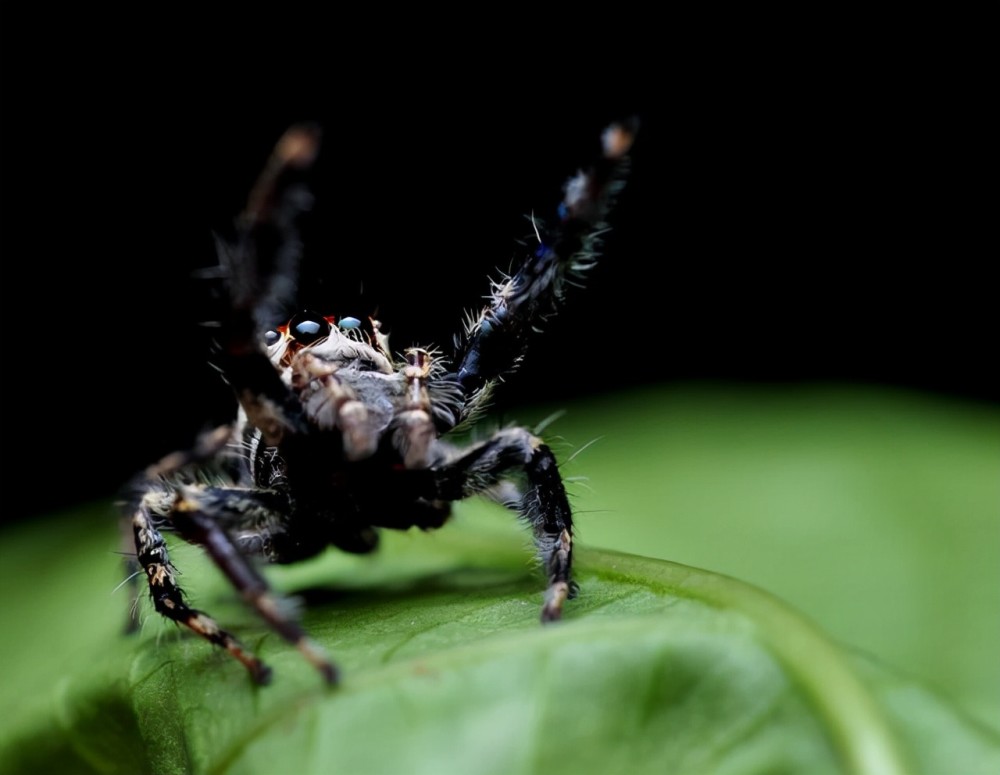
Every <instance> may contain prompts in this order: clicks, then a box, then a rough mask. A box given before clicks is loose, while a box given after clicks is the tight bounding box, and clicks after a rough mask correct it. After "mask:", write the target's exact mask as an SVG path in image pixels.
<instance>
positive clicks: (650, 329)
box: [2, 27, 1000, 519]
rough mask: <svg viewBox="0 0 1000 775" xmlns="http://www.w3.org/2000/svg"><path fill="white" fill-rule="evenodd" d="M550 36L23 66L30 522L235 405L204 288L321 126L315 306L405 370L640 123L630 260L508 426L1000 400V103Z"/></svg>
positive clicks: (913, 83) (916, 62) (22, 508)
mask: <svg viewBox="0 0 1000 775" xmlns="http://www.w3.org/2000/svg"><path fill="white" fill-rule="evenodd" d="M6 36H7V37H8V42H10V41H11V39H12V38H13V37H15V36H13V35H12V34H11V30H10V27H8V32H7V33H6ZM107 37H108V38H110V36H107ZM345 37H348V38H349V36H348V35H346V33H345V32H343V31H342V32H341V33H339V37H338V40H339V41H340V42H341V43H344V42H345ZM286 42H288V41H286ZM290 42H291V43H293V44H294V40H292V41H290ZM525 45H526V41H525V40H511V41H510V42H509V46H508V48H507V49H505V50H501V51H498V52H496V58H495V59H493V58H490V57H486V56H483V57H481V58H480V59H476V60H469V59H467V58H465V55H466V54H468V53H469V52H468V50H464V51H463V52H461V53H462V56H458V55H457V53H456V54H455V55H454V56H450V55H449V53H448V52H442V51H440V50H437V51H430V50H428V51H418V52H408V53H404V52H398V51H397V52H394V58H393V59H392V61H391V62H390V61H388V60H387V59H385V56H384V55H385V52H382V54H381V58H380V56H376V55H375V52H373V51H371V50H369V52H370V53H371V57H370V58H369V59H367V60H365V61H358V60H355V59H351V58H345V57H343V56H337V57H333V56H331V57H330V58H329V59H327V60H325V61H324V58H323V57H321V56H320V57H312V58H310V60H309V61H308V62H306V61H304V60H302V59H299V58H298V57H297V56H296V55H290V54H287V53H285V54H282V55H281V56H278V55H276V54H274V53H273V52H268V51H261V52H259V53H260V56H256V57H254V56H248V55H246V52H243V54H242V55H241V57H232V56H226V54H225V49H223V50H220V53H219V56H218V58H217V59H213V60H212V61H211V63H206V62H205V61H203V60H202V59H199V60H198V61H197V62H196V61H194V60H193V59H191V58H190V56H189V51H188V49H187V47H186V45H185V44H184V41H182V40H176V41H173V42H172V43H171V45H169V46H163V45H162V44H161V45H159V46H158V47H156V48H154V49H152V50H146V49H145V46H144V41H143V40H141V39H135V40H132V41H131V42H129V43H128V44H126V43H123V42H121V41H115V42H111V41H110V40H109V39H105V38H101V39H100V43H99V44H94V45H92V46H88V45H84V44H80V43H78V44H77V45H76V46H75V47H73V48H72V49H66V48H62V47H60V46H58V45H57V44H56V43H54V42H51V41H49V42H47V43H46V45H45V46H44V47H43V51H42V52H41V53H39V52H36V57H35V59H30V60H27V61H26V60H25V59H23V58H21V59H18V58H17V51H18V50H17V49H14V50H12V49H11V48H10V47H5V48H6V50H5V59H6V61H5V66H4V70H3V73H4V75H3V78H4V83H3V124H2V130H3V137H2V154H3V156H2V159H3V177H2V194H3V217H2V239H3V242H2V257H3V258H2V260H3V279H2V291H3V307H2V308H3V319H4V331H5V335H4V336H5V343H6V345H7V346H6V348H5V351H4V353H5V354H4V366H3V379H2V385H3V396H2V401H3V407H4V409H3V412H4V415H5V418H6V420H7V423H6V431H5V433H4V463H3V471H4V489H5V491H6V492H7V494H8V496H11V494H12V493H17V495H18V498H19V499H20V500H19V501H18V500H11V498H10V497H8V500H7V505H6V506H5V508H4V514H3V517H4V518H5V519H10V518H16V517H17V516H20V515H25V514H30V513H34V512H40V511H44V510H47V509H51V508H53V507H57V506H62V505H66V504H70V503H73V502H77V501H79V500H81V499H84V498H91V497H99V496H104V495H110V494H113V493H114V491H115V489H116V487H117V486H118V485H119V484H120V483H122V482H123V481H124V480H125V479H126V478H127V477H128V476H129V475H130V474H132V473H133V472H135V471H136V470H138V469H140V468H141V467H143V466H145V465H146V464H147V463H148V462H150V461H151V460H153V459H155V458H157V457H158V456H160V455H163V454H165V453H166V452H168V451H170V450H172V449H175V448H178V447H185V446H187V445H188V444H190V441H191V439H192V438H193V436H194V435H195V434H196V433H197V432H198V431H199V430H201V429H203V428H205V427H207V426H208V424H209V423H210V422H212V421H218V420H220V419H225V417H226V416H227V415H228V413H229V412H231V411H232V406H231V403H230V401H229V397H228V395H227V392H226V389H225V387H224V386H223V385H222V384H221V382H220V380H219V378H218V376H217V375H216V374H214V373H213V372H212V371H211V370H210V369H209V368H208V367H207V366H206V365H205V354H206V351H207V338H206V335H205V332H204V331H202V330H200V329H199V328H198V327H197V325H196V324H197V322H198V320H199V318H200V317H201V316H203V314H204V312H205V310H204V305H203V296H204V294H203V292H202V290H199V287H198V283H197V282H196V281H194V280H192V279H191V276H190V275H191V272H192V270H193V269H195V268H197V267H200V266H206V265H208V264H210V263H211V262H212V261H213V245H212V239H211V234H212V231H213V230H219V231H224V230H225V229H226V228H228V226H229V224H230V223H231V222H232V218H233V217H234V216H235V215H236V213H238V212H239V210H240V208H241V207H242V205H243V203H244V201H245V197H246V194H247V191H248V189H249V187H250V185H251V184H252V182H253V180H254V178H255V176H256V175H257V173H258V172H259V170H260V166H261V164H262V163H263V161H264V160H265V158H266V157H267V154H268V152H269V150H270V147H271V145H272V144H273V142H274V141H275V139H276V138H277V137H278V136H279V135H280V134H281V132H282V131H283V130H284V129H285V128H286V127H287V126H288V125H289V124H291V123H293V122H296V121H302V120H310V121H317V122H319V123H321V124H322V126H323V128H324V147H323V151H322V155H321V157H320V159H319V161H318V163H317V166H316V169H315V170H314V173H313V183H312V187H313V190H314V192H315V194H316V197H317V199H316V205H315V207H314V209H313V211H312V213H311V214H310V215H309V216H308V217H307V219H306V221H305V223H304V225H303V230H304V236H305V241H306V253H305V270H304V272H305V275H304V279H303V286H302V294H303V302H304V303H305V304H308V305H311V306H314V307H316V308H317V309H319V310H320V311H321V312H324V313H329V314H335V315H338V316H340V315H354V316H357V317H364V316H366V315H369V314H373V313H375V314H377V315H378V317H379V318H380V319H381V320H382V321H383V322H384V323H385V326H386V328H387V329H388V330H389V332H390V334H391V338H392V344H393V347H394V349H396V350H402V349H403V348H404V347H406V346H407V345H409V344H414V343H417V344H428V343H435V342H436V343H438V344H441V345H445V346H447V345H449V343H450V341H451V335H452V333H453V332H454V331H456V330H457V328H458V326H459V321H460V319H461V316H462V313H463V311H464V310H467V309H470V308H473V307H475V306H477V305H478V304H480V303H481V302H480V298H481V296H482V295H483V294H484V293H485V292H486V290H487V276H488V275H491V274H492V275H495V273H496V272H495V270H496V269H497V268H498V267H499V268H502V269H506V268H508V267H509V266H510V263H511V261H512V260H514V259H515V258H516V256H517V255H518V247H517V245H516V241H515V240H516V238H522V237H528V235H529V234H530V227H529V224H528V221H527V220H526V219H525V218H524V216H525V214H527V213H528V212H531V211H532V210H534V212H535V213H536V214H537V215H539V216H541V217H543V218H544V217H548V216H549V215H550V214H551V213H552V211H553V208H554V207H555V205H556V204H557V203H558V200H559V196H560V187H561V185H562V183H563V181H564V180H565V179H566V177H567V176H568V175H569V174H571V173H572V172H573V171H574V170H575V169H576V167H577V166H578V165H580V164H581V163H585V162H586V161H588V160H589V159H590V158H591V157H592V156H593V155H594V153H595V152H596V151H597V149H598V137H599V134H600V131H601V129H602V128H603V126H604V125H605V124H606V123H607V122H608V121H609V120H612V119H614V118H618V117H622V116H627V115H630V114H636V115H638V116H639V118H640V120H641V122H642V129H641V131H640V135H639V139H638V141H637V144H636V147H635V150H634V153H633V170H634V174H633V177H632V179H631V181H630V183H629V186H628V187H627V189H626V190H625V192H624V193H623V194H622V196H621V198H620V207H619V209H618V211H617V213H616V214H615V217H614V219H613V224H614V231H613V232H612V233H611V234H609V235H608V237H607V240H606V259H605V260H603V261H602V263H601V264H600V265H599V266H598V267H597V268H596V269H595V270H594V271H593V272H592V274H591V276H590V278H589V283H588V288H587V289H586V290H585V291H581V292H579V293H575V294H573V295H572V296H571V298H570V300H569V305H568V307H567V309H566V312H565V314H564V315H562V316H560V317H559V318H558V319H557V320H555V321H553V323H552V325H551V326H550V327H549V331H548V334H547V335H546V336H544V337H543V338H541V339H539V340H538V341H537V342H536V343H535V345H534V346H533V348H532V350H531V351H530V353H529V357H528V359H527V361H526V363H525V366H524V368H523V369H522V370H521V371H520V372H519V373H518V374H517V375H516V376H514V377H512V378H511V379H510V380H509V381H508V384H507V385H506V388H505V390H504V391H503V392H502V393H501V394H500V395H499V396H498V400H497V404H498V411H500V412H509V411H510V410H511V408H512V407H514V406H516V405H518V404H519V403H524V402H527V401H545V402H555V403H558V402H560V401H564V400H569V399H570V398H573V397H577V396H582V395H595V394H603V393H610V392H612V391H616V390H619V389H621V388H623V387H627V386H631V385H635V384H642V383H649V382H655V381H678V380H692V379H697V380H701V379H709V380H720V381H732V382H782V383H786V382H790V383H800V382H806V381H812V380H834V381H845V382H851V383H875V384H886V385H890V386H897V387H903V388H910V389H918V390H925V391H934V392H939V393H943V394H946V395H949V396H954V397H957V398H959V399H963V400H975V401H987V402H993V403H996V402H998V401H1000V391H998V388H997V383H996V381H995V378H994V375H993V364H994V362H995V359H996V355H995V349H996V348H995V332H996V281H995V280H994V279H993V277H992V270H993V267H994V266H995V264H996V255H995V240H992V241H991V242H992V244H993V247H992V248H987V246H986V245H985V244H983V243H982V242H981V241H980V237H981V234H980V233H979V230H980V229H981V226H980V224H981V223H983V222H984V221H985V214H986V212H987V210H986V203H985V202H986V200H985V199H984V198H983V197H982V195H981V192H980V191H979V185H978V184H979V183H982V182H984V181H980V180H979V177H980V176H979V174H978V173H977V171H976V170H977V165H979V164H980V160H979V158H978V155H977V152H976V151H975V150H974V148H973V144H974V140H975V136H976V135H977V132H978V129H977V125H978V118H977V115H976V111H977V110H978V108H977V107H976V104H975V103H974V101H970V100H969V98H968V94H967V93H966V92H965V91H963V90H962V89H960V88H958V87H957V86H956V83H955V80H954V78H953V75H954V70H953V69H952V70H950V71H944V70H942V69H941V68H940V67H939V66H938V65H939V61H938V60H937V59H936V58H935V57H934V55H933V54H932V53H931V54H927V53H926V52H925V53H924V54H921V56H919V57H909V56H907V57H902V58H899V57H893V56H889V57H887V58H885V59H883V58H881V57H879V56H875V57H871V56H868V57H866V58H864V59H863V60H862V61H858V59H857V56H856V55H855V54H849V53H846V52H844V51H840V50H838V49H837V48H836V47H832V48H830V49H827V50H826V51H825V53H824V55H820V56H813V55H811V54H810V52H809V51H808V48H809V47H808V44H806V45H804V46H803V47H802V48H799V49H796V50H794V51H790V50H788V49H783V50H781V51H780V52H778V53H775V52H773V51H770V52H769V51H766V50H765V49H764V48H755V47H752V46H750V47H745V48H741V49H738V50H730V49H728V48H727V47H725V46H723V47H719V48H708V49H705V50H701V51H697V52H695V53H693V54H691V55H689V56H687V57H678V56H676V55H674V54H663V55H662V56H658V55H657V54H656V52H654V51H651V50H650V47H648V46H645V47H643V53H644V54H645V55H647V56H648V61H643V62H641V63H640V62H638V61H633V60H632V59H630V58H629V57H628V56H626V55H624V54H615V55H610V54H601V52H599V51H592V50H584V51H583V52H580V51H579V50H578V49H577V48H576V47H574V46H573V45H571V44H570V42H569V41H554V42H553V48H556V49H558V51H557V53H559V52H563V54H564V56H562V58H561V59H559V58H557V60H558V61H557V63H556V64H552V63H546V64H542V63H540V62H538V61H535V60H534V59H533V58H532V57H530V56H527V54H526V53H525V49H524V46H525ZM304 48H309V49H310V51H311V53H313V54H315V53H316V49H315V47H309V46H304ZM293 50H294V46H293ZM251 53H252V49H251ZM577 55H580V56H582V57H583V59H582V62H581V63H576V60H575V59H574V56H577ZM45 57H49V59H48V60H45ZM52 57H55V59H52ZM43 60H44V61H48V62H49V64H50V65H51V67H52V69H50V70H49V71H45V70H44V68H41V69H40V62H42V61H43ZM251 60H252V61H251ZM515 64H516V66H515ZM279 65H280V66H279ZM991 185H992V183H991ZM22 494H23V497H22ZM14 504H16V505H14Z"/></svg>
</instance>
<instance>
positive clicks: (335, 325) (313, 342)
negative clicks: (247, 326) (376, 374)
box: [264, 310, 393, 374]
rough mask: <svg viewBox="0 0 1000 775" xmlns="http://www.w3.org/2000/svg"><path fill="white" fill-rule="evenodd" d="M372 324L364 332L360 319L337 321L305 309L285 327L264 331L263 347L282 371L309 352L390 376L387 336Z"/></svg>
mask: <svg viewBox="0 0 1000 775" xmlns="http://www.w3.org/2000/svg"><path fill="white" fill-rule="evenodd" d="M369 323H370V328H371V330H370V331H368V330H364V329H363V328H362V324H361V321H360V320H358V319H357V318H352V317H345V318H341V319H340V320H339V321H338V320H337V319H336V318H335V317H333V316H332V315H319V314H317V313H315V312H312V311H310V310H303V311H301V312H299V313H298V314H296V315H295V316H294V317H293V318H292V319H291V320H289V321H288V323H286V324H285V325H282V326H277V327H276V328H273V329H270V330H268V331H267V332H265V334H264V346H265V348H266V351H267V355H268V357H269V358H270V359H271V362H272V363H273V364H274V365H275V366H276V367H277V368H279V369H282V370H284V369H287V368H288V367H290V366H291V365H292V362H293V360H294V359H295V358H296V356H298V355H299V354H300V353H301V352H303V351H306V350H307V351H308V353H309V355H311V356H313V357H315V358H317V359H319V360H322V361H325V362H327V363H331V364H335V365H337V366H346V365H348V364H351V363H357V364H359V365H360V367H361V368H362V369H363V370H365V371H380V372H383V373H385V374H390V373H392V372H393V368H392V363H391V361H390V360H389V358H388V356H387V340H386V337H385V336H384V335H383V334H381V333H380V330H379V329H380V326H379V322H378V321H377V320H369Z"/></svg>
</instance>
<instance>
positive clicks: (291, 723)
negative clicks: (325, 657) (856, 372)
mask: <svg viewBox="0 0 1000 775" xmlns="http://www.w3.org/2000/svg"><path fill="white" fill-rule="evenodd" d="M98 519H103V520H104V522H103V523H96V522H95V520H98ZM95 524H98V525H99V524H105V525H106V524H108V519H107V518H106V517H104V516H102V515H100V514H99V513H93V514H86V513H80V514H76V515H72V516H71V517H69V518H67V519H63V520H61V521H54V522H50V523H48V525H47V526H46V529H44V530H32V529H31V528H30V527H25V528H22V529H19V530H18V531H14V532H13V533H8V535H6V536H4V543H3V546H4V556H5V559H6V560H8V562H6V563H5V564H4V565H3V571H2V572H3V575H2V576H0V581H2V582H3V583H2V586H0V589H2V599H0V604H2V605H3V606H4V610H5V612H6V616H7V617H8V621H9V622H11V623H15V624H20V626H19V627H16V628H15V627H6V628H4V629H5V633H4V640H3V641H2V642H0V643H2V646H3V648H2V650H0V658H2V663H3V664H4V665H5V666H7V668H8V670H10V674H9V680H7V681H5V682H4V685H3V687H2V691H3V697H2V699H3V700H5V701H6V706H7V707H8V708H18V709H19V710H18V714H17V716H16V718H13V719H12V721H11V723H8V724H6V725H4V736H3V738H2V739H0V762H2V766H0V769H2V770H3V771H5V772H32V771H46V772H61V773H73V772H81V773H82V772H99V773H137V772H154V773H158V774H163V773H186V772H195V773H275V772H295V773H306V774H308V773H321V772H323V773H326V772H349V773H359V772H360V773H363V772H407V773H423V772H428V773H431V772H432V773H442V772H458V773H480V772H485V773H494V772H495V773H519V772H544V773H562V772H566V773H581V772H601V773H603V772H630V773H632V772H634V773H643V772H656V773H663V772H671V773H688V772H690V773H704V772H718V773H733V774H735V773H760V772H768V773H798V772H803V773H824V772H856V773H887V774H889V773H911V772H917V773H919V772H928V773H933V772H943V771H948V772H963V773H975V772H996V771H998V770H1000V736H998V735H997V733H996V732H995V731H993V730H989V729H985V728H982V727H981V726H978V725H977V724H976V723H974V722H972V721H969V720H967V719H965V718H963V717H962V716H961V715H960V714H959V713H957V712H956V711H954V710H953V709H952V708H951V707H949V706H948V704H947V703H945V702H943V701H942V700H940V699H939V698H937V697H936V696H935V695H933V694H932V693H930V692H928V691H926V690H924V689H922V688H921V687H920V686H918V685H916V684H914V683H913V682H911V681H908V680H906V679H904V678H901V677H900V676H898V675H896V674H895V673H892V672H891V671H888V670H886V669H884V668H883V667H881V666H879V665H878V664H876V663H874V662H872V661H871V660H866V659H861V658H859V657H858V656H856V655H853V654H851V653H849V652H845V651H844V650H843V649H842V648H840V647H838V646H837V645H836V644H834V643H832V642H831V641H830V640H828V639H827V638H826V637H825V636H824V635H823V634H822V633H821V632H820V631H819V630H817V629H816V628H815V627H814V626H813V625H812V624H810V623H809V622H808V621H807V620H806V619H804V618H803V617H801V616H800V615H798V614H797V613H795V612H794V611H792V610H790V609H789V608H788V607H786V606H785V605H784V604H782V603H780V602H779V601H777V600H776V599H774V598H773V597H771V596H770V595H768V594H766V593H764V592H762V591H760V590H759V589H756V588H754V587H751V586H748V585H745V584H743V583H741V582H738V581H735V580H733V579H730V578H727V577H724V576H720V575H716V574H713V573H709V572H706V571H702V570H698V569H695V568H690V567H685V566H681V565H677V564H673V563H667V562H662V561H655V560H648V559H643V558H639V557H634V556H629V555H623V554H617V553H612V552H605V551H599V550H595V549H588V548H586V547H584V548H582V549H581V551H580V554H579V560H578V578H579V580H580V582H581V585H582V592H581V595H580V597H579V598H578V599H577V600H574V601H572V602H571V603H569V604H568V608H567V615H566V619H565V620H564V621H563V622H561V623H559V624H557V625H554V626H548V627H542V626H540V625H539V624H538V622H537V618H538V610H539V605H540V600H541V594H540V590H541V586H542V585H541V580H540V579H539V577H538V575H537V573H536V571H535V570H534V569H533V568H532V567H530V564H529V563H528V562H527V560H526V558H527V557H528V556H529V552H528V550H527V548H526V546H525V537H524V535H523V533H522V532H521V531H520V530H519V529H518V528H517V526H516V525H514V524H513V523H512V521H511V520H510V519H509V517H508V515H506V514H505V513H503V512H502V510H499V509H492V508H489V507H486V506H483V507H475V508H465V509H463V510H462V512H461V513H460V514H459V515H458V517H457V519H456V524H454V525H451V526H449V527H448V528H446V529H444V530H441V531H439V532H436V533H432V534H420V533H415V532H414V533H407V534H391V535H387V536H386V539H387V540H386V542H385V546H384V547H383V551H381V552H380V553H378V554H377V555H376V556H374V557H371V558H357V557H350V556H345V555H342V554H337V553H329V554H327V555H324V556H323V557H322V558H320V559H318V560H316V561H313V562H310V563H306V564H303V565H300V566H294V567H290V568H278V569H273V570H275V571H276V572H275V573H272V574H271V575H272V578H273V579H274V581H275V583H276V585H277V586H279V588H281V589H283V590H285V591H286V592H288V593H291V594H298V595H300V596H302V597H304V598H305V599H306V601H307V603H308V606H307V608H306V613H305V617H304V622H305V624H306V626H307V628H308V629H309V630H310V632H311V633H312V634H313V635H314V637H315V638H316V639H317V640H319V641H320V642H321V643H322V644H323V645H324V646H325V647H326V648H327V649H328V650H329V651H330V653H331V654H332V655H333V656H334V657H335V658H336V659H337V660H338V662H339V663H340V665H341V667H342V669H343V672H344V681H343V684H342V685H341V686H340V687H339V688H336V689H333V690H330V689H327V688H325V687H324V686H322V685H321V682H320V679H319V676H318V675H317V674H316V673H315V672H314V671H313V670H312V669H311V668H310V667H309V666H308V665H307V664H306V663H305V661H304V660H303V659H302V658H301V656H300V655H299V654H298V653H297V652H296V651H295V650H294V649H292V648H291V647H289V646H287V645H286V644H284V643H283V642H282V641H280V639H278V638H276V637H275V636H273V635H272V634H270V633H269V632H268V631H267V629H266V628H265V627H263V626H262V625H261V624H260V623H259V622H258V621H256V620H255V619H254V617H253V616H251V615H250V614H249V613H248V612H247V611H246V610H245V609H244V608H243V607H242V606H241V605H240V604H239V603H238V601H236V600H234V599H233V595H232V593H231V591H230V590H229V589H228V588H227V586H226V585H225V583H224V582H222V581H220V580H219V578H218V575H217V574H216V573H215V572H214V571H213V569H211V568H209V567H208V566H207V564H206V562H205V560H204V558H203V557H202V556H201V555H200V554H199V553H198V552H197V550H193V549H189V548H187V547H178V549H177V550H176V551H175V553H174V556H175V560H176V562H177V564H178V565H179V566H180V568H181V569H182V570H183V571H184V582H185V586H186V587H187V588H188V589H189V590H190V591H191V594H192V597H193V598H194V600H195V603H196V604H197V605H199V606H201V607H203V608H205V609H207V610H209V611H210V612H212V613H213V614H214V615H216V616H217V618H219V619H220V620H221V621H223V622H225V623H226V624H227V625H232V626H233V629H234V630H235V631H236V632H237V633H238V634H239V636H240V637H241V638H242V639H243V640H244V641H245V642H246V643H247V644H248V645H250V646H251V647H252V648H254V649H256V650H257V651H258V652H259V653H260V655H261V656H262V657H264V658H265V659H266V660H268V661H269V662H270V664H271V665H272V666H273V667H274V669H275V680H274V683H273V685H272V686H270V687H266V688H258V687H254V686H252V685H251V684H250V682H249V680H248V678H247V676H246V674H245V671H244V670H243V668H242V667H241V666H240V665H239V664H238V663H236V662H235V661H234V660H232V659H231V658H229V657H228V656H227V655H225V654H224V653H222V652H221V651H220V650H218V649H213V648H212V647H210V646H208V645H207V644H206V643H204V642H202V641H200V640H198V639H196V638H192V637H188V636H187V635H186V634H185V633H184V632H181V631H179V630H177V629H175V628H173V627H170V626H166V625H165V624H164V623H163V622H161V621H160V620H159V619H158V618H156V617H155V615H152V614H147V616H146V623H145V625H144V627H143V630H142V632H141V633H140V635H139V637H138V638H132V639H129V638H124V637H121V636H119V635H118V634H117V632H116V630H117V629H118V626H117V625H119V624H120V623H121V622H122V620H123V617H124V611H123V610H122V607H123V606H124V599H125V596H124V595H123V594H118V595H109V592H110V590H111V589H112V588H113V587H114V582H113V577H114V570H113V569H110V566H111V565H113V564H114V563H113V561H114V557H113V555H112V551H113V548H114V545H115V539H114V536H112V535H111V534H110V532H109V531H108V530H107V529H105V528H103V527H96V528H95ZM54 535H58V536H59V537H60V550H61V551H60V555H59V558H58V559H59V562H51V561H50V562H48V563H46V562H45V561H44V559H45V558H46V557H47V556H48V552H50V551H51V538H52V536H54ZM100 557H103V558H104V559H105V560H106V563H100V562H95V558H100ZM42 569H44V574H42ZM42 575H43V576H44V580H46V581H47V583H46V584H41V583H40V582H41V580H42V578H41V576H42ZM32 578H34V579H35V580H36V582H37V583H36V588H34V589H32V588H31V584H29V583H26V582H28V581H30V580H31V579H32ZM19 582H20V583H19ZM29 589H30V591H31V594H30V595H27V594H25V593H26V591H27V590H29ZM119 604H120V605H119ZM15 631H16V638H15V637H12V635H14V634H15ZM54 677H55V679H54ZM53 684H55V686H54V687H53Z"/></svg>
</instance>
